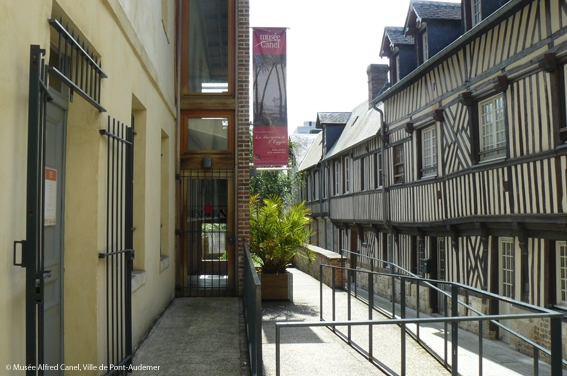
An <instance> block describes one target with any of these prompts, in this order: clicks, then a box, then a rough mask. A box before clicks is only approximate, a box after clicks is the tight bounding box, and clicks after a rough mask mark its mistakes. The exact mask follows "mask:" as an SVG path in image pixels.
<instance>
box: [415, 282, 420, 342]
mask: <svg viewBox="0 0 567 376" xmlns="http://www.w3.org/2000/svg"><path fill="white" fill-rule="evenodd" d="M415 286H416V288H417V291H416V292H415V294H416V295H415V296H416V300H417V301H416V304H415V305H416V307H417V308H416V310H415V314H416V317H417V318H418V319H419V280H416V281H415ZM416 334H417V341H418V342H419V341H420V339H419V322H418V323H417V324H416Z"/></svg>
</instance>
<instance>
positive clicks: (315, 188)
mask: <svg viewBox="0 0 567 376" xmlns="http://www.w3.org/2000/svg"><path fill="white" fill-rule="evenodd" d="M313 198H314V199H315V201H318V200H319V171H317V170H316V171H315V175H314V177H313Z"/></svg>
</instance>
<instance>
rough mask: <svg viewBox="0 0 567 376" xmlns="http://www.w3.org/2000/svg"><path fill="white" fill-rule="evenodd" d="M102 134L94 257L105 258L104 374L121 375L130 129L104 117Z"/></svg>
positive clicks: (128, 264)
mask: <svg viewBox="0 0 567 376" xmlns="http://www.w3.org/2000/svg"><path fill="white" fill-rule="evenodd" d="M100 134H101V135H102V136H106V143H107V175H106V183H107V186H106V200H107V204H106V245H105V252H101V253H99V255H98V257H99V258H100V259H104V260H105V275H106V276H105V277H106V281H105V282H106V283H105V285H106V288H105V290H106V291H105V295H106V299H105V304H106V323H105V325H106V360H105V362H106V365H107V367H108V368H107V369H108V373H106V375H112V374H120V375H125V374H126V373H127V371H126V369H127V368H128V366H129V365H130V364H132V354H133V352H132V269H133V259H134V249H133V246H134V245H133V228H134V225H133V223H134V222H133V196H134V195H133V192H134V191H133V181H134V168H133V167H134V163H133V162H134V159H133V156H134V149H133V148H134V131H133V129H132V128H131V127H128V126H127V125H126V124H124V123H121V122H117V121H116V120H115V119H112V121H111V118H110V117H109V118H108V127H107V129H102V130H100Z"/></svg>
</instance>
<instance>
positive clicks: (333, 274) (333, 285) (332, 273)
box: [331, 267, 337, 333]
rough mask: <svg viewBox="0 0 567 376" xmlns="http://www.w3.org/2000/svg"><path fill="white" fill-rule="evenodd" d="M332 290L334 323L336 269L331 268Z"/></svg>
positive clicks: (334, 330) (334, 329)
mask: <svg viewBox="0 0 567 376" xmlns="http://www.w3.org/2000/svg"><path fill="white" fill-rule="evenodd" d="M331 279H332V280H331V289H332V290H333V321H335V320H336V305H335V301H336V297H335V268H333V267H331ZM336 329H337V328H336V327H335V326H333V333H334V332H336Z"/></svg>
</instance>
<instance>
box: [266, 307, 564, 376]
mask: <svg viewBox="0 0 567 376" xmlns="http://www.w3.org/2000/svg"><path fill="white" fill-rule="evenodd" d="M562 316H563V315H562V314H561V313H554V314H546V313H526V314H518V315H486V316H483V317H470V316H458V317H443V318H421V319H418V318H415V319H413V318H412V319H387V320H350V321H319V322H296V321H294V322H276V376H280V372H281V364H280V363H281V356H280V353H281V350H280V344H281V334H280V331H281V329H282V328H301V327H303V328H306V327H333V328H334V327H337V326H375V325H405V324H418V323H437V322H443V323H445V322H451V323H459V322H463V321H479V322H480V321H486V320H498V319H530V318H531V319H533V318H551V319H558V320H559V325H561V321H560V320H561V317H562ZM402 332H403V331H402ZM370 340H371V339H370ZM456 347H457V346H455V348H456ZM404 358H405V357H404ZM552 367H553V364H552ZM456 368H457V367H454V369H453V374H455V375H456V374H457V372H456V371H457V370H456ZM561 371H562V370H561V366H560V367H559V369H556V368H552V376H555V375H561ZM404 374H405V372H404V373H402V375H404Z"/></svg>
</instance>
